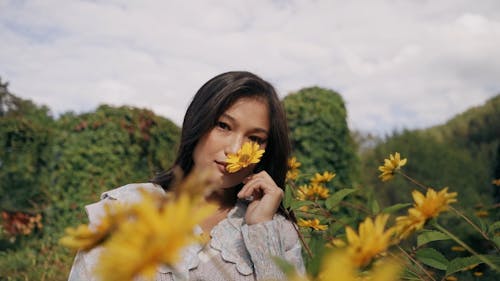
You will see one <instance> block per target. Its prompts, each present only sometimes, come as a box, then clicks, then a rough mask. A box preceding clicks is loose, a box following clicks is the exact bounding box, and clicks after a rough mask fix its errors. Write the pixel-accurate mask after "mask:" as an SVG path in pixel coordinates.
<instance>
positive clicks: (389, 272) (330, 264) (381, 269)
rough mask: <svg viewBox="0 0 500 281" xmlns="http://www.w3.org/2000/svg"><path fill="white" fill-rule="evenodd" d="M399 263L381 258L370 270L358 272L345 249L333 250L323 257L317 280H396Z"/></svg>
mask: <svg viewBox="0 0 500 281" xmlns="http://www.w3.org/2000/svg"><path fill="white" fill-rule="evenodd" d="M401 269H402V267H401V265H399V264H398V263H397V262H396V261H394V260H381V261H380V262H377V263H376V264H374V266H373V268H372V270H371V271H368V272H366V271H365V272H363V273H362V274H359V273H358V270H357V265H356V264H355V263H354V262H353V260H352V259H351V256H350V254H349V253H348V252H346V251H340V252H339V251H337V252H333V253H331V254H329V255H327V256H325V258H324V259H323V262H322V265H321V271H320V272H319V275H318V281H331V280H336V281H397V280H400V279H399V275H400V272H401Z"/></svg>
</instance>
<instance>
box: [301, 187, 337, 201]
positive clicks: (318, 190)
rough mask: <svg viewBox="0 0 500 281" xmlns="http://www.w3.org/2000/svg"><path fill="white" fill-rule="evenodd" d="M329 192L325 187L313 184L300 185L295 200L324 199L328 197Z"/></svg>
mask: <svg viewBox="0 0 500 281" xmlns="http://www.w3.org/2000/svg"><path fill="white" fill-rule="evenodd" d="M329 193H330V190H329V189H328V188H326V187H325V186H322V185H318V184H313V185H310V186H309V185H302V186H299V188H298V189H297V199H299V200H317V199H326V198H328V196H329V195H330V194H329Z"/></svg>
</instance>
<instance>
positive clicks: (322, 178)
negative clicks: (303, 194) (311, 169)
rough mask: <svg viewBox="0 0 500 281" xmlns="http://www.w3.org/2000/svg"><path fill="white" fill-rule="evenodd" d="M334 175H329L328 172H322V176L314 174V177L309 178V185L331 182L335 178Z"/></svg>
mask: <svg viewBox="0 0 500 281" xmlns="http://www.w3.org/2000/svg"><path fill="white" fill-rule="evenodd" d="M335 175H336V174H335V173H330V172H327V171H325V172H323V174H320V173H316V174H315V175H314V177H312V178H311V184H312V185H319V184H322V183H327V182H329V181H331V180H332V179H333V178H334V177H335Z"/></svg>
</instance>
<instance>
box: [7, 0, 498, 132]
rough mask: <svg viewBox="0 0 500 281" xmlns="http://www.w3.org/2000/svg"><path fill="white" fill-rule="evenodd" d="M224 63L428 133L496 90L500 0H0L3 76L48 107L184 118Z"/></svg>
mask: <svg viewBox="0 0 500 281" xmlns="http://www.w3.org/2000/svg"><path fill="white" fill-rule="evenodd" d="M228 70H249V71H252V72H255V73H256V74H258V75H260V76H262V77H263V78H265V79H267V80H269V81H270V82H272V83H273V84H274V85H275V86H276V88H277V89H278V91H279V93H280V95H281V97H284V96H285V95H287V94H289V93H291V92H294V91H298V90H300V89H301V88H304V87H309V86H320V87H325V88H330V89H333V90H335V91H338V92H339V93H340V94H341V95H342V96H343V98H344V100H345V101H346V105H347V109H348V114H349V125H350V127H351V128H352V129H357V130H362V131H366V132H373V133H377V134H383V133H386V132H390V131H392V130H393V129H401V128H425V127H429V126H432V125H436V124H440V123H443V122H445V121H446V120H448V119H449V118H451V117H453V116H454V115H455V114H457V113H460V112H462V111H464V110H466V109H467V108H469V107H471V106H476V105H481V104H483V103H484V102H485V101H486V100H488V99H489V98H491V97H493V96H495V95H497V94H499V93H500V1H497V0H491V1H486V0H477V1H476V0H470V1H460V0H443V1H439V0H435V1H424V0H406V1H404V0H385V1H384V0H381V1H345V0H343V1H332V0H324V1H323V0H318V1H285V0H275V1H258V0H253V1H234V0H227V1H166V0H165V1H144V0H136V1H114V0H113V1H70V0H67V1H66V0H60V1H55V0H40V1H21V0H12V1H9V0H0V77H1V78H2V80H3V81H6V80H7V81H9V82H10V90H11V92H13V93H14V94H16V95H18V96H21V97H24V98H29V99H32V100H33V101H35V102H36V103H38V104H45V105H47V106H49V107H50V108H51V110H52V112H53V113H54V114H55V115H57V114H60V113H62V112H65V111H69V110H71V111H75V112H85V111H91V110H94V109H95V108H96V106H97V105H99V104H101V103H108V104H112V105H124V104H126V105H132V106H138V107H146V108H149V109H152V110H153V111H154V112H155V113H157V114H159V115H162V116H165V117H167V118H170V119H171V120H172V121H174V122H175V123H177V124H180V123H181V121H182V118H183V114H184V112H185V109H186V107H187V105H188V103H189V102H190V100H191V98H192V96H193V95H194V93H195V92H196V90H197V89H198V88H199V87H200V86H201V85H202V84H203V83H204V82H206V81H207V80H208V79H210V78H211V77H213V76H215V75H216V74H219V73H221V72H225V71H228Z"/></svg>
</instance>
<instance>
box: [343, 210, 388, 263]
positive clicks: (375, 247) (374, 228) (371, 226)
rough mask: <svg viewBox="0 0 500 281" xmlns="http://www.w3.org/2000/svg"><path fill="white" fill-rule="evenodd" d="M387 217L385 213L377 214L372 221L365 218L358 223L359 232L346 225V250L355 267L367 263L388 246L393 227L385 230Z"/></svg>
mask: <svg viewBox="0 0 500 281" xmlns="http://www.w3.org/2000/svg"><path fill="white" fill-rule="evenodd" d="M388 219H389V215H387V214H384V215H378V216H377V217H376V218H375V220H374V221H373V220H372V219H371V218H366V219H365V220H364V221H363V222H362V223H360V224H359V227H358V232H359V234H357V233H356V232H355V231H354V230H353V229H352V228H351V227H346V236H347V244H348V245H347V251H348V253H349V254H350V256H351V259H352V261H353V263H354V264H355V265H356V266H357V267H362V266H365V265H367V264H368V263H369V262H370V261H371V260H372V258H373V257H375V256H376V255H378V254H381V253H383V252H385V251H386V250H387V248H388V247H389V245H390V242H391V241H390V240H391V237H392V235H393V233H394V229H393V228H389V229H387V230H385V224H386V223H387V220H388Z"/></svg>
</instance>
